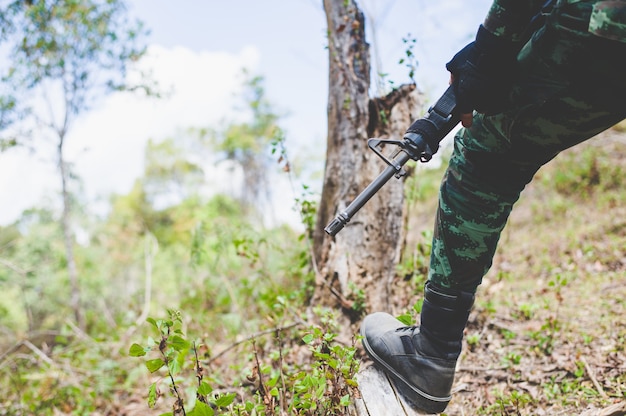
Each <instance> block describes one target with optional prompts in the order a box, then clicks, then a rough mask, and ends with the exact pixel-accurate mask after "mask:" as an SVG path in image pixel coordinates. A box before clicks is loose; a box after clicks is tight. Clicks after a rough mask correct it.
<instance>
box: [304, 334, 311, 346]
mask: <svg viewBox="0 0 626 416" xmlns="http://www.w3.org/2000/svg"><path fill="white" fill-rule="evenodd" d="M302 341H304V343H305V344H310V343H311V342H313V334H306V335H305V336H304V337H302Z"/></svg>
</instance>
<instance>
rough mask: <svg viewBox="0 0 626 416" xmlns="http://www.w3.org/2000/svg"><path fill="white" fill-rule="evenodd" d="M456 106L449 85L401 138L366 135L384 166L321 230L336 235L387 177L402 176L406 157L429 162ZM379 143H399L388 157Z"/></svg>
mask: <svg viewBox="0 0 626 416" xmlns="http://www.w3.org/2000/svg"><path fill="white" fill-rule="evenodd" d="M455 109H456V98H455V96H454V90H453V89H452V87H451V86H450V87H448V89H447V90H446V91H445V92H444V94H443V95H442V96H441V97H440V98H439V99H438V100H437V102H436V103H435V104H434V105H433V106H432V107H431V108H430V109H429V110H428V113H427V114H426V115H425V116H424V117H421V118H419V119H417V120H415V121H414V122H413V124H411V126H410V127H409V128H408V129H407V131H406V133H404V136H403V138H402V140H400V141H399V140H384V139H369V140H368V141H367V144H368V146H369V148H370V149H371V150H372V151H374V152H375V153H376V154H377V155H378V156H379V157H380V158H381V159H383V160H384V161H385V163H386V164H387V168H386V169H385V170H383V171H382V172H381V173H380V175H378V177H377V178H376V179H374V181H372V182H371V183H370V184H369V185H368V186H367V187H366V188H365V189H364V190H363V191H362V192H361V193H360V194H359V195H358V196H357V197H356V198H355V199H354V201H352V203H350V205H348V206H347V207H346V209H345V210H343V211H342V212H340V213H339V214H338V215H337V216H336V217H335V218H334V219H333V220H332V221H331V222H330V223H329V224H328V225H327V226H326V227H325V228H324V231H325V232H326V233H327V234H328V235H330V236H335V235H337V233H338V232H339V231H341V230H342V229H343V227H345V225H346V224H347V223H348V222H350V220H351V219H352V217H353V216H354V215H355V214H356V213H357V212H358V211H359V210H360V209H361V208H362V207H363V205H365V204H366V203H367V201H369V200H370V199H371V198H372V196H374V194H376V192H378V190H380V188H382V187H383V185H385V184H386V183H387V182H388V181H389V179H391V178H392V177H393V176H395V177H396V178H398V179H399V178H401V177H402V176H404V174H405V171H404V169H403V166H404V165H405V164H406V163H407V162H408V161H409V160H416V161H417V160H419V161H420V162H423V163H425V162H428V161H429V160H430V159H431V158H432V156H433V155H434V154H435V153H436V152H437V150H438V149H439V143H440V142H441V140H443V138H444V137H446V135H447V134H448V133H450V131H452V129H453V128H454V127H455V126H456V125H457V124H458V123H459V116H458V114H457V113H456V111H455ZM379 144H391V145H395V146H398V150H397V152H396V153H395V154H394V155H393V156H392V158H391V159H389V158H387V157H386V156H385V155H383V154H382V153H381V152H380V151H379V150H378V149H377V146H378V145H379Z"/></svg>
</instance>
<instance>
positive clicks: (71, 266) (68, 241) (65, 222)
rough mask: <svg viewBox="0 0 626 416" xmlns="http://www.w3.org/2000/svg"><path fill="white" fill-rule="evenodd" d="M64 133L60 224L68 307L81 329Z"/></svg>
mask: <svg viewBox="0 0 626 416" xmlns="http://www.w3.org/2000/svg"><path fill="white" fill-rule="evenodd" d="M63 144H64V134H60V137H59V144H58V153H57V157H58V163H59V174H60V175H61V195H62V199H63V217H62V218H61V225H62V228H63V239H64V242H65V257H66V261H67V273H68V276H69V280H70V307H71V308H72V311H73V312H74V319H75V320H76V325H77V326H78V327H79V328H80V329H81V330H84V329H85V319H84V317H83V313H82V309H81V305H80V286H79V284H78V270H77V269H76V260H75V258H74V235H73V233H72V226H71V220H70V217H71V201H70V193H69V190H68V189H67V179H68V177H69V173H68V172H67V166H66V164H65V157H64V156H63V150H64V147H63Z"/></svg>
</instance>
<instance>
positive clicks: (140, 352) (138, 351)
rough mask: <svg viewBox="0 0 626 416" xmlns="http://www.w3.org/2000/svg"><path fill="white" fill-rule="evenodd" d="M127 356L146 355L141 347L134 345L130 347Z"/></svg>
mask: <svg viewBox="0 0 626 416" xmlns="http://www.w3.org/2000/svg"><path fill="white" fill-rule="evenodd" d="M128 354H129V355H130V356H131V357H143V356H144V355H146V350H145V349H144V348H143V347H142V346H141V345H139V344H137V343H135V344H133V345H131V346H130V349H129V350H128Z"/></svg>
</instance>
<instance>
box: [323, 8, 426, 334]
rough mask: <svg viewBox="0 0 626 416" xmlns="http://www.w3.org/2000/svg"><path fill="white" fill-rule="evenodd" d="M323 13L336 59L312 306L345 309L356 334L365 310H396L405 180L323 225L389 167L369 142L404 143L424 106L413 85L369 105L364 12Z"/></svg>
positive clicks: (331, 73) (332, 66) (331, 74)
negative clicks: (340, 222)
mask: <svg viewBox="0 0 626 416" xmlns="http://www.w3.org/2000/svg"><path fill="white" fill-rule="evenodd" d="M324 8H325V11H326V17H327V24H328V49H329V62H330V65H329V66H330V68H329V95H328V143H327V154H326V168H325V174H324V184H323V190H322V198H321V202H320V206H319V210H318V225H317V227H316V230H315V232H314V255H315V261H316V263H317V265H318V270H319V272H320V273H319V274H318V279H317V282H316V283H317V286H316V290H315V293H314V296H313V300H312V303H313V304H314V305H322V306H329V307H333V308H335V307H341V308H342V310H343V312H344V314H343V315H342V319H343V322H340V323H341V329H342V331H346V332H344V335H347V334H348V332H347V331H352V330H353V329H352V328H350V325H349V324H350V323H355V322H357V321H358V320H359V319H360V317H361V316H362V314H363V313H364V312H370V311H375V310H376V311H379V310H387V311H390V304H389V299H390V297H391V293H392V284H393V283H394V279H395V277H396V271H395V270H396V265H397V264H398V261H399V259H400V254H401V250H402V242H403V241H404V233H405V230H404V216H403V202H404V195H403V180H396V179H394V178H392V179H391V180H390V181H389V182H388V183H387V184H386V185H385V186H383V188H382V189H381V190H380V191H379V192H378V193H377V194H376V195H375V196H374V197H373V198H372V199H371V200H370V201H369V202H368V203H367V204H366V205H365V206H364V207H363V208H362V209H361V210H360V211H359V212H358V213H357V214H356V215H355V216H354V218H353V219H352V220H351V221H350V222H349V223H348V224H347V225H346V227H345V228H344V229H343V230H342V231H341V232H339V233H338V234H337V235H336V236H335V237H334V238H331V237H329V236H327V235H326V234H325V233H324V231H323V228H324V227H325V226H326V225H327V224H328V222H329V221H331V220H332V219H333V218H334V217H335V216H336V214H337V213H338V212H341V211H342V210H344V209H345V207H346V206H347V205H348V204H349V203H350V202H351V201H352V200H354V198H355V197H356V196H357V195H358V194H359V193H360V192H361V191H362V190H363V189H365V187H366V186H367V185H368V184H369V183H370V182H371V181H372V180H373V179H375V178H376V177H377V176H378V175H379V174H380V172H381V171H382V170H383V169H384V168H385V167H386V165H385V164H384V162H383V161H382V160H381V159H380V158H378V156H377V155H376V154H375V153H374V152H371V151H370V150H369V149H368V147H367V139H368V138H369V137H379V138H394V139H399V138H401V137H402V135H403V133H404V131H405V130H406V128H407V127H408V126H409V125H410V123H411V121H412V119H413V118H414V117H415V116H416V115H417V114H418V113H419V110H420V107H419V99H418V98H419V96H418V94H417V91H416V89H415V86H414V85H404V86H402V87H400V88H399V89H397V90H394V91H393V92H391V93H390V94H389V95H387V96H386V97H384V98H377V99H372V100H370V98H369V94H368V92H369V88H370V56H369V46H368V44H367V43H366V41H365V27H364V17H363V14H362V12H361V11H360V10H359V9H358V8H357V6H356V4H355V2H354V0H350V1H346V0H324ZM390 151H391V150H390V149H389V148H387V149H386V152H385V153H389V152H390ZM403 306H404V305H403ZM346 324H347V325H346Z"/></svg>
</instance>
